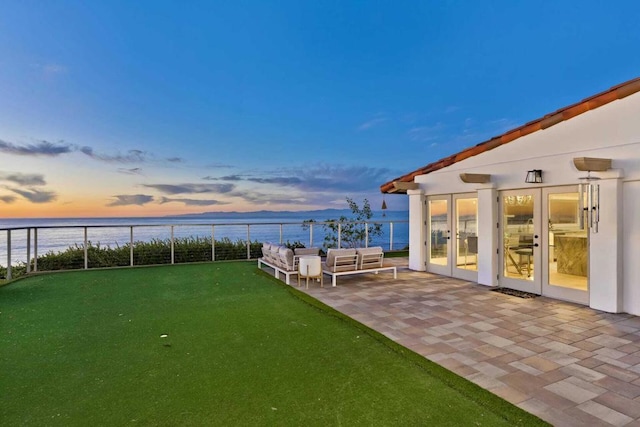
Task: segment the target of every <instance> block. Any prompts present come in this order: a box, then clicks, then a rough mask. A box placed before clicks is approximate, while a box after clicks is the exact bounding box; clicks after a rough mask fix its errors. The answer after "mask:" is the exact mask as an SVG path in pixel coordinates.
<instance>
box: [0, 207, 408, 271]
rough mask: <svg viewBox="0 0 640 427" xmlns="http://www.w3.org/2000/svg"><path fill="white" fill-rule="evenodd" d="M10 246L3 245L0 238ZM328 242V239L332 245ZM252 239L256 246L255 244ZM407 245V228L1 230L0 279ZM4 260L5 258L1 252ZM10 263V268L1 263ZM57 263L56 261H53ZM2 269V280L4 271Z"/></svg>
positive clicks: (377, 224) (396, 224) (378, 224)
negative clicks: (284, 251) (289, 251)
mask: <svg viewBox="0 0 640 427" xmlns="http://www.w3.org/2000/svg"><path fill="white" fill-rule="evenodd" d="M3 235H4V236H5V239H6V241H5V245H2V236H3ZM327 237H328V238H327ZM252 239H253V240H252ZM262 242H272V243H279V244H288V245H290V246H294V247H299V246H307V247H312V246H316V247H324V248H325V249H326V248H328V247H350V246H351V247H355V246H364V247H366V246H382V247H383V249H385V250H388V251H392V250H401V249H404V248H406V247H407V246H408V242H409V227H408V221H395V220H394V221H378V220H376V221H371V222H356V221H352V222H328V221H327V222H277V223H276V222H272V223H267V222H265V223H261V222H259V223H221V224H212V223H207V224H191V223H178V224H176V223H174V224H137V225H133V224H119V225H66V226H34V227H13V228H2V229H0V278H2V276H3V275H4V278H6V279H7V280H10V279H12V278H14V277H17V275H16V274H14V271H16V269H19V270H20V274H30V273H32V272H38V271H51V270H67V269H85V270H87V269H90V268H97V267H104V266H110V267H111V266H114V267H115V266H118V267H133V266H137V265H155V264H176V263H188V262H199V261H217V260H228V259H253V258H257V257H259V256H261V243H262ZM3 247H4V248H5V250H6V254H5V255H6V258H5V257H3V256H2V248H3ZM3 258H4V259H6V268H3V267H2V261H1V260H2V259H3ZM54 259H55V260H56V261H55V262H54V261H52V260H54ZM2 270H4V274H2V273H3V271H2Z"/></svg>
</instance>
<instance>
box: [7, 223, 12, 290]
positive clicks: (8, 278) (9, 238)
mask: <svg viewBox="0 0 640 427" xmlns="http://www.w3.org/2000/svg"><path fill="white" fill-rule="evenodd" d="M7 280H11V230H7Z"/></svg>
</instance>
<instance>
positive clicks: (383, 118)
mask: <svg viewBox="0 0 640 427" xmlns="http://www.w3.org/2000/svg"><path fill="white" fill-rule="evenodd" d="M388 120H389V118H388V117H386V116H385V115H383V114H378V115H376V117H374V118H373V119H371V120H368V121H366V122H364V123H362V124H361V125H360V126H358V130H359V131H364V130H369V129H371V128H373V127H375V126H378V125H381V124H382V123H384V122H386V121H388Z"/></svg>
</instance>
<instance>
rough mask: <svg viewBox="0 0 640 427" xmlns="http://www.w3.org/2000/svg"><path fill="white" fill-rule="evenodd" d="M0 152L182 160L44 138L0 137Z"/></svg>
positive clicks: (117, 160)
mask: <svg viewBox="0 0 640 427" xmlns="http://www.w3.org/2000/svg"><path fill="white" fill-rule="evenodd" d="M0 153H6V154H13V155H17V156H35V157H57V156H60V155H64V154H71V153H82V154H84V155H85V156H87V157H90V158H92V159H93V160H97V161H100V162H105V163H116V164H136V163H137V164H142V163H149V162H156V163H157V162H167V163H171V164H177V163H182V162H184V159H182V158H181V157H175V156H174V157H168V158H164V159H163V158H158V157H156V156H155V155H153V154H152V153H148V152H146V151H143V150H137V149H132V150H128V151H126V152H125V154H122V153H119V152H116V153H111V154H109V153H100V152H97V151H96V150H95V149H94V148H92V147H89V146H86V145H84V146H78V145H75V144H69V143H67V142H65V141H59V142H56V143H53V142H49V141H46V140H40V141H36V142H34V143H31V144H16V143H13V142H8V141H4V140H1V139H0Z"/></svg>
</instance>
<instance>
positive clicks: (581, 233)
mask: <svg viewBox="0 0 640 427" xmlns="http://www.w3.org/2000/svg"><path fill="white" fill-rule="evenodd" d="M581 200H583V197H582V195H581V194H580V192H579V190H578V186H563V187H550V188H544V189H526V190H511V191H502V192H501V193H500V197H499V203H500V222H499V224H500V233H499V236H500V239H501V244H500V245H499V252H500V263H501V273H500V275H499V284H500V286H504V287H508V288H511V289H516V290H520V291H525V292H531V293H534V294H538V295H545V296H549V297H552V298H557V299H563V300H567V301H573V302H577V303H581V304H588V302H589V294H588V269H589V239H588V234H589V233H588V231H587V229H585V227H584V224H583V221H582V215H583V208H582V203H581Z"/></svg>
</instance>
